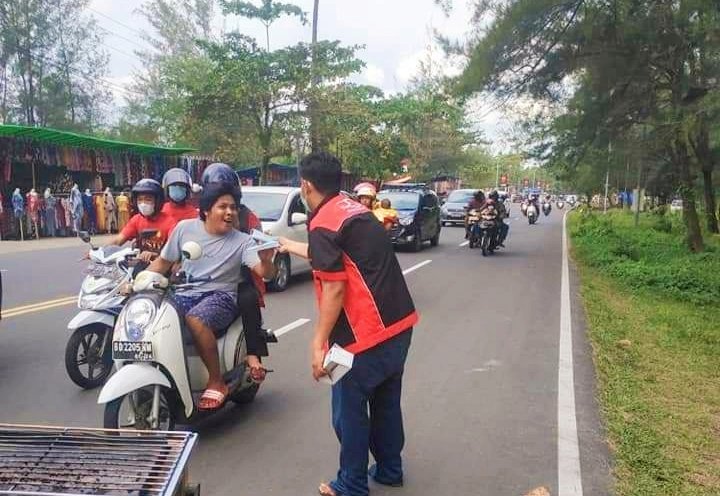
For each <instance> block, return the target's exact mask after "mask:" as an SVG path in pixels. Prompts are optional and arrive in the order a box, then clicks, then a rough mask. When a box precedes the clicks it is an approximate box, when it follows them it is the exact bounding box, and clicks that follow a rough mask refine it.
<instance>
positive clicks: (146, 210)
mask: <svg viewBox="0 0 720 496" xmlns="http://www.w3.org/2000/svg"><path fill="white" fill-rule="evenodd" d="M138 210H139V211H140V214H141V215H143V216H144V217H150V216H151V215H152V214H153V212H155V204H154V203H138Z"/></svg>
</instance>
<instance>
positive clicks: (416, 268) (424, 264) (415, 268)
mask: <svg viewBox="0 0 720 496" xmlns="http://www.w3.org/2000/svg"><path fill="white" fill-rule="evenodd" d="M431 262H432V260H425V261H424V262H420V263H419V264H416V265H413V266H412V267H410V268H407V269H405V270H403V275H407V274H409V273H410V272H414V271H416V270H418V269H419V268H420V267H425V266H426V265H427V264H429V263H431Z"/></svg>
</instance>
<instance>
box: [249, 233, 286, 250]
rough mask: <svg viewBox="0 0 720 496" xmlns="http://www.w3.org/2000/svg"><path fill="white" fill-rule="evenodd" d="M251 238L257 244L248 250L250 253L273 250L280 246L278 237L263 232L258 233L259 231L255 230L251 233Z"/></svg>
mask: <svg viewBox="0 0 720 496" xmlns="http://www.w3.org/2000/svg"><path fill="white" fill-rule="evenodd" d="M250 236H251V237H252V239H253V240H254V241H255V243H257V244H256V245H255V246H251V247H250V248H248V250H250V251H262V250H271V249H273V248H277V247H279V246H280V243H278V240H277V238H276V237H274V236H269V235H267V234H265V233H263V232H261V231H258V230H257V229H253V230H252V232H251V233H250Z"/></svg>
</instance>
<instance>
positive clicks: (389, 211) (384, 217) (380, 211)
mask: <svg viewBox="0 0 720 496" xmlns="http://www.w3.org/2000/svg"><path fill="white" fill-rule="evenodd" d="M373 214H375V217H377V219H378V220H379V221H380V223H381V224H382V225H383V227H385V229H386V230H388V231H389V230H390V229H392V226H393V225H394V224H395V223H396V222H397V220H398V211H397V210H395V209H394V208H392V203H391V202H390V199H389V198H383V199H382V200H381V201H380V206H379V207H378V208H376V209H375V210H373Z"/></svg>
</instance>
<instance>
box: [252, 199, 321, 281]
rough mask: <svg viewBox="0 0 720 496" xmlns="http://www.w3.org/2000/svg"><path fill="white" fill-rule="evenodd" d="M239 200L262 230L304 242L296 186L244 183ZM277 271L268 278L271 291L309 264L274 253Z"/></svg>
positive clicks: (305, 235)
mask: <svg viewBox="0 0 720 496" xmlns="http://www.w3.org/2000/svg"><path fill="white" fill-rule="evenodd" d="M242 202H243V204H245V205H246V206H247V207H248V208H249V209H250V210H252V211H253V212H254V213H255V215H257V216H258V217H259V218H260V222H262V230H263V232H265V233H266V234H269V235H271V236H282V237H285V238H288V239H292V240H294V241H302V242H303V243H307V242H308V233H307V211H306V210H305V206H304V205H303V203H302V201H301V200H300V188H290V187H283V186H246V187H244V188H243V189H242ZM275 267H276V268H277V274H276V275H275V278H274V279H273V280H271V281H268V286H269V288H270V289H271V290H272V291H284V290H285V289H286V288H287V286H288V283H289V282H290V277H291V276H292V275H293V274H300V273H302V272H308V271H310V263H309V262H308V261H307V260H305V259H303V258H300V257H296V256H294V255H292V256H290V255H287V254H278V255H277V256H276V257H275Z"/></svg>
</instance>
